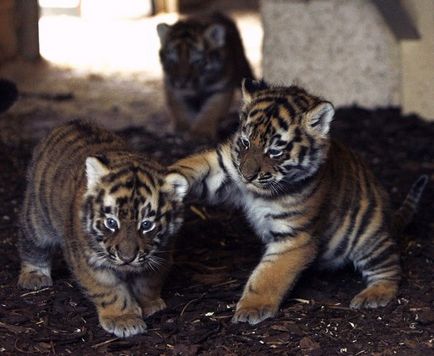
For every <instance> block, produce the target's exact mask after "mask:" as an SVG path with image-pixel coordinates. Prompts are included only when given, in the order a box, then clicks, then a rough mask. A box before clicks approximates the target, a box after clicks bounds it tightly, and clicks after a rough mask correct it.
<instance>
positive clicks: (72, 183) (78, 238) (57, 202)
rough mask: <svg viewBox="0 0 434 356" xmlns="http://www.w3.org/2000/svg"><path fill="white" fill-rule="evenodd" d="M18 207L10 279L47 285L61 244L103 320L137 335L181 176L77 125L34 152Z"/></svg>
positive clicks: (165, 246) (182, 185) (175, 220)
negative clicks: (17, 266)
mask: <svg viewBox="0 0 434 356" xmlns="http://www.w3.org/2000/svg"><path fill="white" fill-rule="evenodd" d="M27 181H28V184H27V189H26V193H25V199H24V204H23V208H22V212H21V219H20V227H21V235H20V239H19V243H18V249H19V252H20V256H21V272H20V276H19V280H18V285H19V286H20V287H22V288H27V289H39V288H42V287H44V286H50V285H52V279H51V257H52V256H51V255H52V253H51V252H52V250H53V249H54V248H56V247H61V248H62V249H63V253H64V257H65V259H66V262H67V264H68V266H69V268H70V269H71V271H72V273H73V275H74V277H75V278H76V280H77V282H78V284H79V286H80V287H81V288H82V289H83V291H84V292H85V294H86V295H87V296H88V297H89V298H90V299H91V300H92V302H93V303H94V304H95V306H96V308H97V312H98V317H99V320H100V324H101V326H102V327H103V328H104V329H105V330H106V331H108V332H111V333H114V334H115V335H116V336H118V337H127V336H131V335H134V334H138V333H141V332H143V331H144V330H145V329H146V324H145V322H144V320H143V316H147V315H150V314H152V313H154V312H156V311H158V310H161V309H162V308H164V307H165V303H164V301H163V300H162V299H161V297H160V292H161V288H162V283H163V280H164V276H165V274H166V272H167V270H168V268H169V266H170V264H171V249H172V245H173V235H174V234H175V233H176V231H177V230H178V228H179V227H180V225H181V223H182V198H183V195H184V194H185V192H186V190H187V186H186V184H187V182H186V181H185V178H183V177H180V176H177V175H176V174H167V171H166V169H165V168H164V167H162V166H160V165H159V164H158V163H156V162H154V161H152V160H150V159H149V158H147V157H144V156H142V155H140V154H137V153H134V152H133V151H131V150H130V149H129V148H128V146H127V145H126V144H125V143H124V142H123V141H122V140H121V139H120V138H119V137H117V136H115V135H113V134H112V133H110V132H108V131H106V130H103V129H101V128H98V127H96V126H93V125H90V124H88V123H83V122H79V121H74V122H71V123H68V124H65V125H62V126H60V127H58V128H56V129H54V130H53V131H52V132H51V133H50V134H49V135H48V137H47V138H45V139H44V140H42V142H41V143H40V144H39V145H38V146H37V147H36V148H35V151H34V154H33V158H32V160H31V162H30V166H29V169H28V175H27Z"/></svg>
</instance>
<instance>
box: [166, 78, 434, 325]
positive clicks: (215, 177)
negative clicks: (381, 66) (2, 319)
mask: <svg viewBox="0 0 434 356" xmlns="http://www.w3.org/2000/svg"><path fill="white" fill-rule="evenodd" d="M243 97H244V105H243V107H242V111H241V124H240V129H239V131H238V132H237V133H236V134H234V136H233V137H232V138H231V139H230V140H229V141H228V142H226V143H223V144H220V145H219V146H218V147H217V148H216V149H214V150H210V151H206V152H203V153H199V154H196V155H193V156H191V157H188V158H185V159H182V160H180V161H178V162H177V163H176V164H175V165H174V166H172V167H171V168H172V169H173V170H174V171H176V172H179V173H181V174H183V175H184V176H185V177H186V178H187V179H188V181H189V183H190V185H191V187H192V190H191V195H192V196H194V197H196V198H203V199H206V200H207V201H208V202H210V203H214V204H215V203H219V202H223V201H227V202H229V203H230V204H232V205H234V206H238V207H240V208H242V209H243V210H244V213H245V215H246V216H247V219H248V220H249V222H250V224H251V225H252V227H253V228H254V230H255V231H256V234H257V235H258V236H259V238H260V239H261V240H262V241H263V242H264V243H265V244H266V249H265V253H264V255H263V257H262V260H261V262H260V263H259V265H258V266H257V267H256V268H255V270H254V271H253V272H252V274H251V276H250V278H249V280H248V282H247V284H246V286H245V289H244V292H243V295H242V297H241V299H240V301H239V302H238V304H237V308H236V312H235V316H234V318H233V321H234V322H238V321H241V322H244V321H246V322H249V323H251V324H256V323H258V322H260V321H262V320H263V319H265V318H268V317H271V316H273V315H275V313H276V312H277V309H278V307H279V304H280V302H281V300H282V298H283V297H284V295H285V293H286V292H287V291H288V290H290V289H291V287H292V286H293V284H294V283H295V282H296V280H297V278H298V277H299V275H300V274H301V272H302V271H303V270H304V269H305V268H306V267H307V266H308V265H309V264H310V263H311V262H313V261H314V260H317V261H318V262H319V264H320V265H321V266H324V267H328V268H337V267H340V266H342V265H344V264H347V263H352V264H353V265H354V266H355V268H356V269H357V270H359V271H360V272H361V274H362V276H363V278H364V280H365V282H366V284H367V286H366V288H365V289H364V290H363V291H362V292H361V293H359V294H358V295H356V296H355V297H354V298H353V300H352V301H351V307H353V308H360V307H368V308H375V307H378V306H384V305H386V304H387V303H388V302H389V301H390V300H391V299H392V298H393V297H394V296H395V294H396V292H397V289H398V283H399V280H400V274H401V272H400V265H399V255H398V251H397V249H396V244H395V242H394V241H393V239H392V238H391V236H390V229H391V225H392V223H391V221H390V220H391V219H390V217H391V215H390V212H389V206H388V202H387V196H386V194H385V192H384V191H383V189H382V188H381V187H380V185H379V184H378V182H377V180H376V179H375V178H374V176H373V175H372V173H371V172H370V170H369V169H368V168H367V167H366V165H365V163H364V162H363V161H362V160H361V159H360V157H359V156H358V155H356V154H355V153H354V152H352V151H351V150H349V149H347V148H346V147H344V146H343V145H341V144H339V143H337V142H335V141H333V140H331V139H330V138H329V128H330V122H331V120H332V119H333V115H334V109H333V106H332V105H331V104H330V103H329V102H327V101H324V100H323V99H321V98H318V97H315V96H313V95H311V94H309V93H307V92H306V91H305V90H304V89H302V88H299V87H296V86H290V87H272V86H269V85H267V84H266V83H265V82H252V81H249V80H246V81H244V82H243ZM425 184H426V179H425V178H421V181H418V183H416V185H415V186H414V187H413V188H412V190H411V192H410V193H409V196H408V197H407V200H406V202H408V203H404V207H403V209H401V210H400V212H399V216H402V215H403V214H402V213H404V214H405V215H406V216H408V217H411V216H412V215H413V213H414V210H415V208H416V206H417V204H418V201H419V199H420V196H421V194H422V191H423V188H424V185H425ZM401 220H402V221H405V222H407V220H408V219H401Z"/></svg>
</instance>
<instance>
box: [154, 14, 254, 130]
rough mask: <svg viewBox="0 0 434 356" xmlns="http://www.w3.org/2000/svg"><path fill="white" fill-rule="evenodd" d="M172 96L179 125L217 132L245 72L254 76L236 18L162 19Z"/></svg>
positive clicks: (168, 86) (168, 90)
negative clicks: (169, 22) (165, 21)
mask: <svg viewBox="0 0 434 356" xmlns="http://www.w3.org/2000/svg"><path fill="white" fill-rule="evenodd" d="M157 31H158V35H159V37H160V40H161V49H160V60H161V63H162V66H163V70H164V85H165V92H166V101H167V105H168V107H169V109H170V112H171V115H172V118H173V120H174V123H175V126H176V129H177V130H190V132H191V133H192V134H193V135H196V136H206V137H215V135H216V133H217V128H218V124H219V121H220V119H221V118H223V117H224V116H225V115H226V114H227V112H228V110H229V107H230V105H231V102H232V97H233V93H234V89H235V88H237V87H240V85H241V79H242V78H243V77H248V78H251V77H252V70H251V69H250V65H249V63H248V61H247V58H246V56H245V54H244V49H243V44H242V42H241V37H240V34H239V32H238V30H237V27H236V25H235V23H234V22H233V21H232V20H231V19H229V18H228V17H226V16H224V15H222V14H220V13H215V14H213V15H209V16H201V17H191V18H188V19H185V20H182V21H178V22H177V23H175V24H174V25H173V26H169V25H167V24H159V25H158V26H157Z"/></svg>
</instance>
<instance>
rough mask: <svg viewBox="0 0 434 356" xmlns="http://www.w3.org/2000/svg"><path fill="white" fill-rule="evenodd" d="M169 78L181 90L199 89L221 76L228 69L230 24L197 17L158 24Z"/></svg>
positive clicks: (167, 78)
mask: <svg viewBox="0 0 434 356" xmlns="http://www.w3.org/2000/svg"><path fill="white" fill-rule="evenodd" d="M157 32H158V35H159V37H160V41H161V49H160V61H161V64H162V66H163V70H164V74H165V77H166V81H167V82H168V84H169V85H170V86H172V87H173V88H175V89H177V90H184V91H189V90H197V89H199V88H203V87H205V86H206V85H209V84H213V83H215V82H218V81H220V80H221V78H222V77H223V75H224V73H223V72H224V70H225V59H226V56H227V54H226V46H225V44H226V38H225V37H226V28H225V27H224V25H222V24H219V23H209V24H207V23H205V22H203V21H196V20H195V19H187V20H184V21H178V22H177V23H175V24H174V25H172V26H170V25H167V24H164V23H161V24H159V25H158V26H157Z"/></svg>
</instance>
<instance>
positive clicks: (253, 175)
mask: <svg viewBox="0 0 434 356" xmlns="http://www.w3.org/2000/svg"><path fill="white" fill-rule="evenodd" d="M258 174H259V170H256V171H253V172H243V177H244V178H245V179H246V180H247V181H248V182H251V181H253V180H254V179H255V178H256V177H257V176H258Z"/></svg>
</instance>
